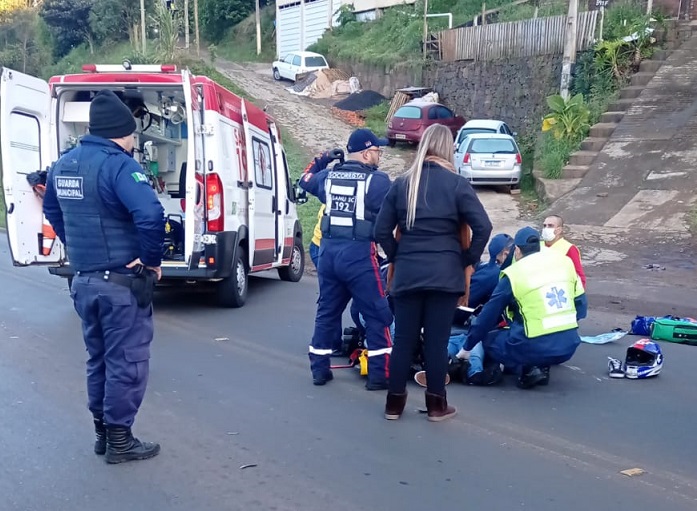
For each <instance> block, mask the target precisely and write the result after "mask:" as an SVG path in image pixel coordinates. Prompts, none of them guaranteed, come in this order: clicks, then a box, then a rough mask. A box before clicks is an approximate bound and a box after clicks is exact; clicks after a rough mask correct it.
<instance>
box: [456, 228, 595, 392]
mask: <svg viewBox="0 0 697 511" xmlns="http://www.w3.org/2000/svg"><path fill="white" fill-rule="evenodd" d="M514 242H515V256H514V257H515V261H516V262H515V264H512V265H511V266H509V267H508V268H506V269H505V270H503V271H502V272H501V279H500V280H499V283H498V285H497V286H496V289H495V290H494V292H493V294H492V295H491V298H490V299H489V301H488V302H487V303H486V305H485V306H484V308H483V309H482V311H481V313H480V314H479V316H477V318H476V319H475V320H474V322H473V324H472V328H471V329H470V332H469V335H468V336H467V342H466V343H465V347H464V349H465V350H466V351H470V350H471V349H472V348H474V347H475V346H476V345H477V344H478V343H479V342H481V343H482V347H483V348H484V353H485V356H486V357H487V358H491V359H492V360H493V361H495V362H498V363H500V364H503V365H504V366H506V367H507V368H516V369H517V372H518V387H520V388H524V389H529V388H532V387H534V386H536V385H546V384H547V383H548V382H549V367H550V366H552V365H556V364H561V363H563V362H566V361H567V360H569V359H570V358H571V357H572V356H573V355H574V353H575V352H576V348H577V347H578V345H579V344H580V343H581V339H580V337H579V335H578V323H577V322H578V320H579V319H583V318H584V317H586V312H587V301H586V295H585V291H584V289H583V285H582V284H581V281H580V280H579V278H578V275H577V274H576V270H575V268H574V265H573V263H572V261H571V259H569V258H568V257H566V255H564V254H562V253H560V252H557V251H556V250H541V246H540V234H539V233H538V232H537V231H536V230H535V229H533V228H532V227H524V228H523V229H521V230H520V231H518V232H517V233H516V235H515V238H514ZM506 309H508V317H509V318H511V319H510V321H509V325H510V328H506V329H499V330H493V329H494V328H495V327H496V325H497V324H498V323H499V320H500V318H501V314H503V313H504V312H505V311H506ZM492 330H493V331H492Z"/></svg>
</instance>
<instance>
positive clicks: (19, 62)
mask: <svg viewBox="0 0 697 511" xmlns="http://www.w3.org/2000/svg"><path fill="white" fill-rule="evenodd" d="M40 39H41V38H40V37H39V17H38V15H37V13H36V11H35V10H32V9H18V10H14V11H11V12H9V13H5V14H4V16H3V22H2V24H1V25H0V44H1V45H2V49H1V50H0V62H2V65H3V66H7V67H11V68H14V69H17V70H18V71H22V72H23V73H30V74H37V73H38V72H39V71H40V68H41V66H42V65H43V64H44V63H45V61H47V60H48V57H49V54H48V51H47V50H46V48H44V47H43V46H42V44H41V42H40Z"/></svg>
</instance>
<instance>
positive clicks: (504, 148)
mask: <svg viewBox="0 0 697 511" xmlns="http://www.w3.org/2000/svg"><path fill="white" fill-rule="evenodd" d="M469 152H470V153H492V154H497V153H501V154H515V153H516V152H517V151H516V148H515V145H514V144H513V141H511V140H509V139H507V138H476V139H474V140H472V144H470V149H469Z"/></svg>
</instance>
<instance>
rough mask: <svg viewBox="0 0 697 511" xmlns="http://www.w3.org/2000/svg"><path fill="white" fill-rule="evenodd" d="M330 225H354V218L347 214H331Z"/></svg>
mask: <svg viewBox="0 0 697 511" xmlns="http://www.w3.org/2000/svg"><path fill="white" fill-rule="evenodd" d="M329 225H338V226H340V227H351V226H353V218H350V217H345V216H330V217H329Z"/></svg>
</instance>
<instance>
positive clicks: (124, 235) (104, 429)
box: [44, 90, 165, 463]
mask: <svg viewBox="0 0 697 511" xmlns="http://www.w3.org/2000/svg"><path fill="white" fill-rule="evenodd" d="M135 129H136V123H135V119H134V118H133V115H132V114H131V111H130V110H129V108H128V107H127V106H126V105H125V104H124V103H122V102H121V100H120V99H119V98H118V97H117V96H116V95H115V94H114V93H113V92H111V91H109V90H102V91H100V92H99V93H98V94H97V95H96V96H95V97H94V99H93V100H92V102H91V104H90V112H89V130H90V134H89V135H86V136H85V137H83V138H82V140H81V141H80V144H79V145H78V146H77V147H76V148H74V149H72V150H71V151H69V152H68V153H66V154H65V155H63V156H62V157H61V158H60V159H59V160H58V161H57V162H56V163H55V164H54V165H53V167H52V168H51V170H50V171H49V174H48V178H47V181H46V195H45V197H44V214H45V215H46V218H47V219H48V221H49V222H50V223H51V225H52V226H53V227H54V229H55V231H56V234H57V235H58V237H59V238H60V240H61V241H62V242H63V244H64V245H65V246H66V250H67V255H68V260H69V261H70V267H71V268H72V269H73V270H74V271H75V275H74V278H73V282H72V287H71V296H72V298H73V301H74V304H75V310H76V311H77V313H78V315H79V316H80V319H81V320H82V332H83V337H84V341H85V346H86V347H87V353H88V361H87V394H88V400H89V402H88V407H89V410H90V411H91V412H92V415H93V418H94V426H95V432H96V436H97V441H96V442H95V446H94V451H95V453H96V454H106V457H105V459H106V461H107V463H121V462H124V461H131V460H141V459H147V458H151V457H153V456H155V455H157V454H158V453H159V452H160V446H159V445H158V444H156V443H150V442H141V441H140V440H138V439H137V438H134V437H133V435H132V434H131V426H132V425H133V420H134V418H135V415H136V413H137V412H138V408H139V407H140V404H141V402H142V401H143V396H144V394H145V387H146V385H147V381H148V369H149V359H150V343H151V341H152V338H153V320H152V304H151V300H152V289H153V287H154V284H155V281H156V280H159V278H160V276H161V271H160V262H161V257H162V245H163V240H164V235H165V218H164V211H163V208H162V205H161V204H160V202H159V201H158V199H157V196H156V195H155V192H154V190H153V189H152V187H151V186H150V184H149V183H148V179H147V178H146V177H145V175H144V174H143V173H142V168H141V166H140V165H139V164H138V163H137V162H136V160H134V159H133V157H132V153H133V146H134V143H135V140H134V136H133V133H134V132H135Z"/></svg>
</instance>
